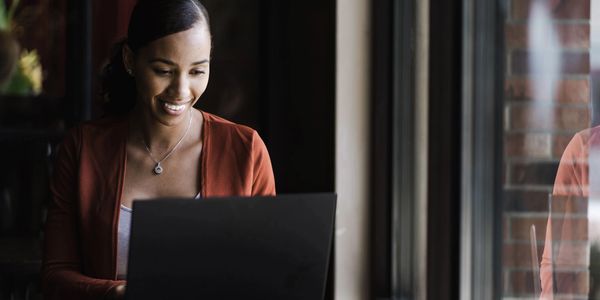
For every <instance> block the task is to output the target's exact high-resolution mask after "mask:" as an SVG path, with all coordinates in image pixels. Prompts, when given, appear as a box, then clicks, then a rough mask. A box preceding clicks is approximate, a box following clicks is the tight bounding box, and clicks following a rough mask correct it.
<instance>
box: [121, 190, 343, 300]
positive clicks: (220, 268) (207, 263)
mask: <svg viewBox="0 0 600 300" xmlns="http://www.w3.org/2000/svg"><path fill="white" fill-rule="evenodd" d="M335 205H336V195H334V194H298V195H284V196H276V197H248V198H245V197H226V198H205V199H201V200H190V199H157V200H152V201H135V202H134V204H133V215H132V224H131V240H130V246H129V265H128V274H127V289H126V299H129V300H137V299H323V296H324V292H325V282H326V278H327V269H328V268H327V267H328V263H329V254H330V250H331V249H330V247H331V245H332V236H333V227H334V215H335Z"/></svg>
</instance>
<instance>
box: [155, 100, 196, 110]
mask: <svg viewBox="0 0 600 300" xmlns="http://www.w3.org/2000/svg"><path fill="white" fill-rule="evenodd" d="M159 101H160V102H161V103H162V104H163V106H164V107H165V108H166V109H168V110H171V111H175V112H178V111H182V110H183V109H184V108H185V107H186V105H187V104H188V103H190V102H191V101H186V102H183V103H180V104H175V103H171V102H167V101H165V100H161V99H159Z"/></svg>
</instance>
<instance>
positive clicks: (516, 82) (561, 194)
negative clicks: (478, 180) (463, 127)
mask: <svg viewBox="0 0 600 300" xmlns="http://www.w3.org/2000/svg"><path fill="white" fill-rule="evenodd" d="M506 2H507V4H508V5H507V8H508V10H507V13H506V19H505V20H504V26H505V27H504V28H505V36H504V37H505V62H506V64H505V65H506V69H505V85H504V87H505V88H504V114H505V118H504V122H505V123H504V169H505V176H504V191H505V198H504V203H505V206H504V214H503V263H502V266H503V278H502V279H503V297H504V298H505V299H532V298H535V299H537V298H538V297H540V296H542V297H547V298H546V299H600V293H598V292H597V291H596V290H600V268H599V265H600V244H599V242H600V205H599V204H600V185H599V184H598V183H596V184H594V181H596V180H599V179H600V178H596V177H599V176H598V175H599V174H600V173H598V172H599V171H600V168H599V167H598V166H596V165H598V163H597V162H600V160H598V159H599V158H600V152H599V151H598V150H600V148H598V146H600V127H599V128H596V127H594V126H596V125H598V124H599V121H598V116H597V114H596V113H594V111H595V110H596V109H597V107H598V105H600V102H598V101H599V100H600V99H599V100H596V98H597V97H596V96H597V95H596V94H597V91H595V88H594V86H595V84H594V82H595V81H596V79H595V78H596V75H594V74H595V72H594V70H596V69H597V68H600V64H598V65H597V66H595V65H596V64H595V63H594V61H595V60H599V61H600V55H599V54H598V53H597V51H598V49H597V47H595V46H594V44H595V42H596V40H598V38H597V36H598V34H600V31H598V32H596V30H597V29H596V27H595V26H594V24H595V23H596V22H598V21H599V20H600V14H598V13H595V11H596V10H598V6H599V5H600V1H599V0H557V1H534V0H509V1H506ZM596 148H598V149H596ZM595 161H596V163H595ZM594 167H595V168H594ZM596 211H598V212H596ZM597 293H598V295H596V294H597ZM552 297H554V298H552Z"/></svg>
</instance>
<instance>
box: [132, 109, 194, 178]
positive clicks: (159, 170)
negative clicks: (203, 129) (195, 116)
mask: <svg viewBox="0 0 600 300" xmlns="http://www.w3.org/2000/svg"><path fill="white" fill-rule="evenodd" d="M191 126H192V111H191V110H190V121H189V122H188V126H187V128H186V129H185V132H184V133H183V135H182V136H181V138H180V139H179V141H177V144H175V146H173V148H171V150H169V152H167V154H166V155H165V157H163V158H162V159H161V160H156V159H154V156H152V151H150V147H148V143H146V140H145V139H144V138H143V137H142V140H143V141H144V147H146V151H148V154H149V155H150V158H151V159H152V160H153V161H154V163H155V164H156V165H154V169H153V170H152V172H153V173H154V175H160V174H161V173H162V172H163V171H164V168H163V166H162V165H161V164H160V163H161V162H163V161H164V160H165V159H167V158H169V156H171V154H173V152H175V149H177V147H178V146H179V144H181V141H183V139H184V138H185V136H186V135H187V134H188V131H189V130H190V127H191Z"/></svg>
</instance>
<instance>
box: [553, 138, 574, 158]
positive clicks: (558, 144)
mask: <svg viewBox="0 0 600 300" xmlns="http://www.w3.org/2000/svg"><path fill="white" fill-rule="evenodd" d="M572 138H573V135H554V136H552V156H553V157H555V158H560V157H562V154H563V152H565V149H566V148H567V145H568V144H569V142H570V141H571V139H572Z"/></svg>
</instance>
